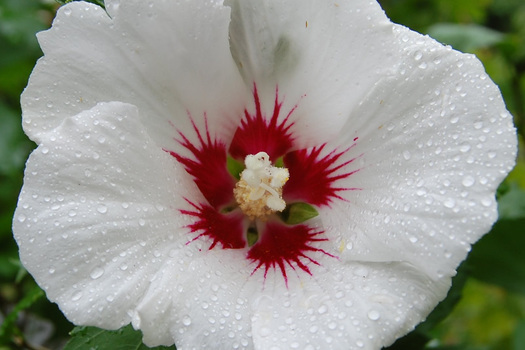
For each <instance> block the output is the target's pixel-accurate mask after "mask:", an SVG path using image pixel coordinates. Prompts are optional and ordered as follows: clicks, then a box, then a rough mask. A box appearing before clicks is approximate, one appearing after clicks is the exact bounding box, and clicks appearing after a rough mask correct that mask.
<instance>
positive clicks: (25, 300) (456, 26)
mask: <svg viewBox="0 0 525 350" xmlns="http://www.w3.org/2000/svg"><path fill="white" fill-rule="evenodd" d="M283 1H284V0H283ZM92 2H97V0H93V1H92ZM380 3H381V5H382V6H383V8H384V9H385V12H386V13H387V14H388V16H389V17H390V18H391V19H392V20H393V21H394V22H397V23H401V24H404V25H406V26H408V27H410V28H411V29H414V30H416V31H419V32H421V33H426V34H429V35H431V36H432V37H434V38H436V39H437V40H439V41H441V42H443V43H445V44H448V45H451V46H452V47H454V48H455V49H458V50H460V51H464V52H470V53H474V54H476V55H477V56H478V57H479V58H480V59H481V60H482V62H483V63H484V65H485V68H486V70H487V72H488V74H489V75H490V76H491V77H492V79H493V80H494V81H495V82H496V83H497V84H498V85H499V86H500V88H501V91H502V93H503V96H504V98H505V101H506V103H507V107H508V109H509V110H510V111H511V113H512V114H513V115H514V117H515V123H516V126H517V128H518V133H519V137H520V153H519V156H518V163H517V166H516V168H515V169H514V171H513V172H512V173H511V174H510V175H509V177H508V178H507V180H506V181H505V182H504V183H503V184H502V186H501V187H500V190H499V193H498V199H499V203H500V220H499V221H498V223H497V224H496V225H495V226H494V228H493V231H492V232H491V233H490V234H489V235H487V236H485V237H484V238H483V239H482V240H481V241H480V242H479V243H478V244H476V245H475V246H474V248H473V251H472V253H471V254H470V256H469V258H468V259H467V261H466V262H465V263H464V264H463V265H462V266H461V268H460V270H459V273H458V276H457V277H456V278H455V280H454V285H453V288H452V290H451V292H450V293H449V297H447V299H446V300H445V301H444V302H443V303H442V304H440V306H439V307H438V308H437V309H436V310H435V312H434V313H433V314H432V315H431V316H430V317H429V319H428V320H427V322H425V323H423V324H422V325H420V326H419V327H418V328H417V329H416V330H415V331H414V332H412V333H411V334H409V335H408V336H406V337H405V338H403V339H400V340H399V341H398V342H397V343H396V344H394V345H393V346H392V347H391V348H390V349H403V350H412V349H423V348H433V349H450V350H453V349H465V350H525V252H523V250H525V153H524V152H523V140H524V139H525V137H524V136H525V130H524V128H525V101H524V98H525V1H523V0H425V1H421V0H381V1H380ZM59 6H60V4H59V3H58V2H55V1H53V0H0V320H1V326H0V350H3V349H46V348H47V349H60V348H62V347H63V346H64V345H65V344H66V342H67V341H68V339H69V338H70V336H69V332H70V331H71V330H72V329H73V325H71V324H70V323H69V322H68V321H67V320H66V319H65V318H64V317H63V316H62V314H61V313H60V311H59V310H58V309H57V307H56V306H55V305H54V304H51V303H50V302H48V301H47V300H46V298H45V297H44V294H43V292H42V291H41V290H40V289H39V288H38V287H37V286H36V284H35V283H34V281H33V280H32V278H31V276H29V275H28V274H27V273H26V272H25V270H24V269H23V267H22V266H21V265H20V262H19V260H18V252H17V246H16V243H15V242H14V240H13V238H12V232H11V220H12V216H13V212H14V209H15V206H16V201H17V196H18V192H19V191H20V188H21V186H22V179H23V169H24V162H25V160H26V158H27V156H28V155H29V153H30V152H31V150H32V149H33V147H34V144H33V143H32V142H31V141H29V140H28V139H27V138H26V137H25V135H24V133H23V131H22V128H21V110H20V104H19V96H20V94H21V92H22V90H23V89H24V87H25V85H26V83H27V79H28V77H29V74H30V73H31V70H32V68H33V66H34V64H35V62H36V60H37V59H38V58H39V57H40V56H41V55H42V52H41V51H40V48H39V46H38V43H37V41H36V38H35V33H36V32H38V31H41V30H45V29H47V28H49V27H50V25H51V22H52V19H53V17H54V12H55V11H56V9H57V8H58V7H59ZM91 334H92V333H90V331H89V330H86V329H77V330H76V331H75V336H74V337H76V338H74V341H73V342H71V343H70V344H69V345H67V349H84V348H85V349H89V348H90V347H91V346H88V343H89V341H93V342H95V343H96V339H95V340H94V338H93V337H92V336H91ZM112 335H113V333H111V334H110V333H108V335H107V337H108V338H107V339H109V338H111V337H112ZM117 335H118V334H117ZM117 335H116V336H117ZM82 337H84V338H86V337H87V339H88V340H87V341H85V342H84V341H83V339H84V338H82ZM107 339H106V338H104V340H103V341H104V343H100V344H99V345H98V349H113V347H112V346H113V345H110V344H111V341H108V340H107ZM138 339H140V337H139V338H138ZM73 343H74V344H73ZM79 344H80V345H79ZM82 344H84V345H82ZM104 344H105V345H104ZM83 346H84V347H83ZM135 348H136V347H135Z"/></svg>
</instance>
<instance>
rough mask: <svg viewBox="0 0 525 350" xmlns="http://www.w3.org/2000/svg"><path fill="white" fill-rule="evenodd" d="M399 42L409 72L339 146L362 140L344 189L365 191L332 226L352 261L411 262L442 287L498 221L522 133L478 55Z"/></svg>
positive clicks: (390, 80) (409, 37)
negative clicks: (501, 189) (500, 193)
mask: <svg viewBox="0 0 525 350" xmlns="http://www.w3.org/2000/svg"><path fill="white" fill-rule="evenodd" d="M395 33H396V38H397V39H398V40H399V41H400V42H404V43H405V45H406V46H405V51H404V55H405V57H404V58H403V57H401V58H402V59H403V64H402V65H400V67H399V70H398V71H397V72H396V74H395V75H393V76H388V77H385V78H383V79H381V80H380V81H378V82H377V83H376V85H375V87H374V89H372V90H371V91H370V93H369V95H368V96H367V97H366V98H364V99H363V101H361V102H360V104H359V107H358V108H356V110H355V111H354V113H352V115H351V116H350V118H349V119H348V121H347V124H346V125H345V127H344V128H343V130H342V132H341V135H340V138H339V140H338V142H340V143H342V144H348V143H351V142H352V141H353V138H354V136H355V135H359V142H357V145H356V147H355V148H354V149H352V150H351V152H355V155H360V158H359V159H358V160H357V163H358V164H357V166H358V167H359V171H358V172H356V173H355V174H354V175H353V176H352V177H350V178H348V179H344V180H342V181H341V183H342V184H344V185H346V186H353V187H358V188H361V189H362V190H360V191H354V192H351V193H348V195H347V196H346V198H347V199H348V201H347V202H340V203H338V204H337V206H339V207H338V208H337V209H336V208H331V209H335V210H331V209H323V218H325V220H326V221H325V223H326V224H327V225H329V226H330V227H333V228H334V230H333V231H330V232H329V234H333V235H334V237H339V238H340V240H339V247H340V249H341V256H342V257H343V258H344V259H345V260H347V259H348V260H349V261H370V262H386V263H390V262H406V263H409V264H411V265H413V266H415V267H416V268H417V269H420V270H421V272H422V273H425V274H427V275H428V276H430V277H431V278H432V279H434V280H438V279H440V278H442V277H443V276H449V277H450V276H453V275H454V274H455V268H456V266H457V265H458V264H459V262H460V261H462V260H463V259H464V258H465V256H466V254H467V252H468V251H469V250H470V245H471V244H472V243H474V242H475V241H477V240H478V239H479V238H480V237H481V235H483V234H484V233H486V232H487V231H488V230H490V227H491V225H492V223H493V222H494V221H495V220H496V218H497V208H496V200H495V198H494V194H495V190H496V188H497V186H498V185H499V184H500V183H501V181H502V180H503V178H504V177H505V176H506V174H507V173H508V172H509V171H510V170H511V169H512V167H513V166H514V158H515V155H516V150H517V145H516V138H515V129H514V126H513V123H512V116H511V115H510V114H509V113H508V112H507V111H506V110H505V106H504V104H503V101H502V99H501V95H500V92H499V90H498V89H497V87H496V86H495V85H494V83H492V82H491V81H490V79H489V78H488V77H487V75H486V74H485V73H484V72H483V68H482V66H481V64H480V62H479V61H478V60H477V59H476V58H475V57H474V56H472V55H465V54H461V53H459V52H456V51H453V50H451V49H450V48H446V47H443V46H442V45H440V44H438V43H437V42H435V41H434V40H432V39H430V38H425V37H421V36H420V35H418V34H416V33H414V32H411V31H409V30H408V29H406V28H404V27H397V28H396V31H395ZM422 82H424V83H422ZM344 185H343V187H345V186H344ZM342 213H349V215H350V220H349V221H350V223H349V222H348V220H345V218H344V217H343V215H342ZM335 241H338V240H337V239H336V240H334V242H335Z"/></svg>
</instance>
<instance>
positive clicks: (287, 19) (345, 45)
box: [226, 0, 400, 146]
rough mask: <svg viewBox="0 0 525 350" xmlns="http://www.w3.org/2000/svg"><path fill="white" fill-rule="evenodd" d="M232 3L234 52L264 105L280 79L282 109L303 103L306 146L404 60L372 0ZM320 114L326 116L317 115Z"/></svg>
mask: <svg viewBox="0 0 525 350" xmlns="http://www.w3.org/2000/svg"><path fill="white" fill-rule="evenodd" d="M226 4H228V5H230V6H231V7H232V24H231V26H230V36H231V45H232V55H233V57H234V58H235V61H236V62H237V64H238V66H239V70H240V72H241V74H242V75H243V77H244V79H245V80H246V81H247V82H248V83H249V82H252V81H257V82H258V86H259V87H260V90H261V101H262V103H263V105H266V106H270V105H271V104H272V103H273V100H272V98H273V96H274V95H273V89H274V87H275V85H278V86H279V89H280V91H282V93H283V96H284V97H285V105H284V109H285V110H286V109H290V107H291V106H294V105H295V104H298V108H297V111H296V112H295V113H294V115H295V116H297V118H296V119H295V120H296V127H297V128H298V129H300V130H301V131H300V133H299V135H298V137H300V140H299V142H300V143H301V146H304V145H310V146H311V145H316V144H319V143H322V142H326V140H328V139H330V138H331V137H333V136H334V135H335V134H336V133H337V131H338V130H339V128H340V127H341V126H342V124H343V123H344V121H345V120H346V118H347V117H348V115H349V114H350V112H351V111H352V110H353V108H355V107H356V106H357V104H358V102H359V101H360V100H361V99H362V98H363V97H364V96H365V95H366V94H367V92H368V91H369V90H370V89H371V88H372V87H373V86H374V84H375V83H376V82H377V81H378V80H379V79H380V78H381V77H383V76H385V75H390V74H391V71H392V70H395V69H396V67H397V65H398V64H399V63H400V62H399V60H398V59H397V57H396V56H395V52H396V50H398V47H397V45H396V43H395V42H393V39H394V38H393V34H392V23H391V22H390V21H389V20H388V18H387V17H386V15H385V14H384V12H383V10H382V9H381V8H380V7H379V5H378V4H377V3H376V2H374V1H368V0H352V1H341V2H331V1H319V0H306V1H303V0H292V1H284V2H283V1H279V0H271V1H243V0H227V1H226ZM320 120H322V122H319V121H320Z"/></svg>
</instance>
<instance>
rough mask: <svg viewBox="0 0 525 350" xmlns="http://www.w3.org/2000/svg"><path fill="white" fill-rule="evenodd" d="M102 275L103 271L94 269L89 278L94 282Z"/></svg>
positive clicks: (97, 268) (98, 268)
mask: <svg viewBox="0 0 525 350" xmlns="http://www.w3.org/2000/svg"><path fill="white" fill-rule="evenodd" d="M103 274H104V269H102V268H100V267H95V268H94V269H93V270H91V273H90V274H89V275H90V276H91V278H93V279H94V280H95V279H97V278H99V277H100V276H102V275H103Z"/></svg>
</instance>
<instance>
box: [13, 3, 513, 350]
mask: <svg viewBox="0 0 525 350" xmlns="http://www.w3.org/2000/svg"><path fill="white" fill-rule="evenodd" d="M106 10H107V12H106V11H104V10H103V9H101V8H99V7H97V6H94V5H92V4H87V3H83V2H73V3H70V4H68V5H65V6H63V7H62V8H61V9H60V10H59V12H58V14H57V18H56V20H55V21H54V23H53V27H52V29H50V30H49V31H46V32H43V33H40V34H39V42H40V44H41V46H42V49H43V51H44V57H43V58H42V59H41V60H40V61H39V63H38V64H37V66H36V67H35V70H34V72H33V74H32V76H31V78H30V81H29V85H28V87H27V89H26V90H25V92H24V94H23V96H22V107H23V125H24V129H25V131H26V133H27V134H28V136H29V137H30V138H31V139H33V140H34V141H36V142H37V143H38V144H39V145H38V148H37V149H36V150H35V151H34V152H33V154H32V155H31V156H30V159H29V160H28V163H27V169H26V174H25V182H24V187H23V190H22V192H21V194H20V198H19V204H18V208H17V211H16V213H15V218H14V224H13V230H14V233H15V238H16V240H17V242H18V244H19V245H20V255H21V259H22V262H23V264H24V265H25V266H26V268H27V269H28V270H29V271H30V273H31V274H33V276H34V277H35V279H36V280H37V282H38V283H39V284H40V285H41V286H42V287H43V288H44V289H45V291H46V293H47V295H48V297H49V298H50V300H52V301H55V302H57V303H58V305H59V306H60V308H61V309H62V310H63V311H64V313H65V314H66V316H67V317H68V318H69V319H70V320H72V321H73V322H75V323H77V324H83V325H96V326H99V327H103V328H108V329H116V328H119V327H121V326H123V325H125V324H127V323H130V322H131V323H132V325H133V327H134V328H136V329H140V330H141V331H142V332H143V334H144V342H145V343H146V344H147V345H149V346H156V345H171V344H173V343H175V344H176V346H177V348H178V349H183V350H184V349H206V348H207V349H214V348H215V349H216V348H240V349H258V350H267V349H272V348H285V349H288V348H291V349H294V348H297V349H361V348H364V349H380V348H381V347H383V346H386V345H389V344H391V343H393V342H394V341H395V339H396V338H397V337H399V336H401V335H403V334H405V333H407V332H408V331H410V330H411V329H412V328H413V327H414V326H415V325H417V324H418V323H419V322H421V321H422V320H423V319H424V318H425V317H426V316H427V315H428V313H429V312H430V311H431V310H432V308H434V307H435V305H436V304H437V303H438V302H439V301H440V300H441V299H443V298H444V297H445V295H446V292H447V289H448V287H449V286H450V280H451V277H452V276H453V275H454V274H455V269H456V267H457V265H458V264H459V263H460V262H461V261H462V260H463V259H464V258H465V257H466V254H467V252H468V251H469V249H470V246H471V244H472V243H474V242H475V241H476V240H477V239H479V238H480V237H481V236H482V235H483V234H484V233H486V232H487V231H488V230H489V229H490V226H491V225H492V224H493V222H494V221H495V219H496V201H495V198H494V193H495V189H496V187H497V186H498V185H499V183H500V182H501V181H502V179H503V178H504V177H505V176H506V174H507V173H508V171H510V169H511V168H512V166H513V164H514V158H515V155H516V136H515V130H514V127H513V125H512V118H511V116H510V115H509V114H508V112H507V111H506V109H505V106H504V104H503V101H502V98H501V95H500V93H499V91H498V89H497V87H496V86H495V85H494V84H493V83H492V82H491V81H490V79H489V78H488V76H487V75H486V73H485V72H484V70H483V67H482V66H481V64H480V63H479V61H478V60H477V59H475V58H474V57H473V56H470V55H464V54H461V53H459V52H456V51H453V50H452V49H450V48H447V47H444V46H442V45H441V44H439V43H437V42H436V41H434V40H433V39H431V38H428V37H424V36H422V35H420V34H417V33H414V32H411V31H409V30H408V29H406V28H404V27H402V26H398V25H395V24H392V23H391V22H390V21H389V20H388V18H387V17H386V16H385V15H384V13H383V12H382V10H381V8H380V7H379V5H378V4H377V3H375V2H370V1H369V0H353V1H347V2H341V3H333V2H328V1H320V0H288V1H285V2H283V1H281V0H227V1H226V4H222V3H221V2H220V1H215V0H151V1H142V0H125V1H124V0H122V1H119V0H108V1H106ZM261 148H263V149H261ZM258 152H265V153H266V154H269V157H270V159H271V161H272V162H276V163H275V165H276V166H280V165H278V164H281V163H282V165H283V166H285V167H286V168H287V169H288V170H289V175H290V179H288V182H287V183H286V184H285V185H284V187H283V188H282V197H283V199H284V200H285V201H286V202H287V204H288V207H287V208H286V209H285V210H284V212H282V213H280V212H275V213H274V212H272V213H270V214H268V215H269V216H268V217H259V216H257V218H256V219H253V217H252V218H250V217H249V216H248V215H245V214H244V213H243V212H242V210H241V209H240V207H239V205H238V204H239V203H237V202H236V199H234V195H233V187H234V186H235V183H236V181H237V178H236V176H237V175H238V173H235V172H236V171H237V172H240V171H241V170H240V169H238V166H239V164H241V165H240V166H241V167H242V163H241V162H242V161H244V158H245V157H246V156H247V155H249V154H257V153H258ZM235 162H237V163H238V164H236V163H235ZM232 164H233V165H232ZM236 167H237V168H236ZM232 169H233V170H232ZM281 170H282V169H281ZM263 185H264V186H266V187H264V186H263ZM272 186H273V185H272ZM260 188H266V189H268V188H269V189H270V190H275V188H273V187H271V186H269V183H265V184H262V185H261V187H260ZM260 188H259V189H260ZM279 190H280V188H279ZM263 192H264V191H263ZM274 195H275V196H277V197H278V196H279V195H280V193H276V194H274ZM263 198H264V197H263ZM297 202H304V203H306V205H309V206H310V207H311V208H313V209H315V210H317V211H318V213H319V215H318V216H317V217H315V218H312V219H310V220H307V221H304V222H301V223H299V224H295V225H292V224H290V223H289V222H288V223H287V222H286V215H288V212H287V210H291V209H290V208H291V204H293V203H297ZM304 203H303V204H304ZM315 210H314V211H315ZM265 215H266V214H265ZM254 216H255V215H254Z"/></svg>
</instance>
